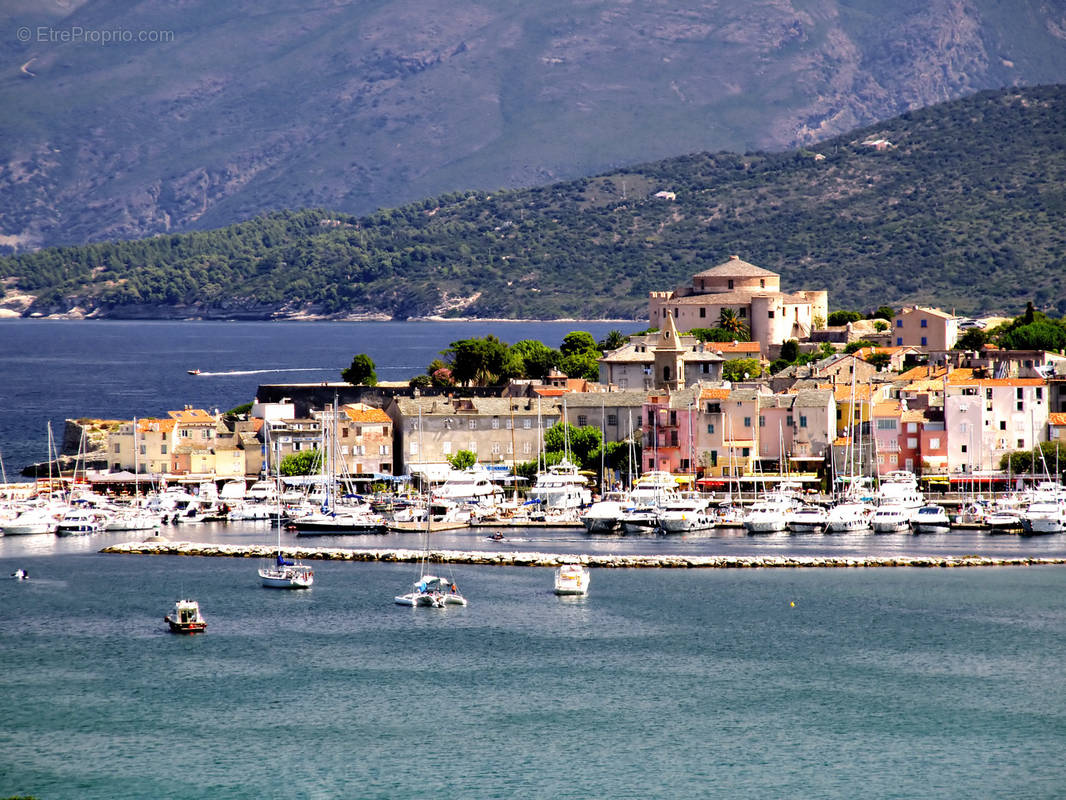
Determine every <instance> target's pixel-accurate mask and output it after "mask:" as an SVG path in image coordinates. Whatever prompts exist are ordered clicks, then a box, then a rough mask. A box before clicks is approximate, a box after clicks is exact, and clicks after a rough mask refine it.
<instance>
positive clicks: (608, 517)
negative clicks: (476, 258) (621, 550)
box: [580, 492, 631, 533]
mask: <svg viewBox="0 0 1066 800" xmlns="http://www.w3.org/2000/svg"><path fill="white" fill-rule="evenodd" d="M630 505H631V503H630V502H629V495H628V494H626V493H625V492H607V494H605V495H604V496H603V498H602V499H600V500H597V501H596V502H595V503H593V504H592V505H591V506H589V508H588V509H587V510H586V511H585V513H584V514H582V515H581V517H580V519H581V524H582V525H584V526H585V530H586V531H588V532H589V533H610V532H612V531H614V530H616V529H617V528H618V522H619V520H620V519H621V518H622V514H623V513H624V512H625V510H626V509H627V508H629V507H630Z"/></svg>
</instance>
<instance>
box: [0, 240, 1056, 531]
mask: <svg viewBox="0 0 1066 800" xmlns="http://www.w3.org/2000/svg"><path fill="white" fill-rule="evenodd" d="M648 316H649V323H650V326H651V327H650V329H649V330H647V331H645V332H642V333H638V334H633V335H630V336H628V337H623V339H622V341H621V342H619V343H618V344H619V346H617V347H615V348H614V349H609V350H606V351H605V352H603V353H602V355H601V357H600V358H599V359H598V372H599V376H598V377H599V380H598V381H592V380H588V379H586V378H572V377H567V376H566V375H565V374H563V373H561V372H559V371H558V370H551V371H549V372H548V373H547V375H546V376H545V377H544V378H543V379H542V380H530V379H522V380H510V381H508V382H506V383H504V384H503V385H500V386H497V387H478V388H477V389H476V390H474V389H470V388H465V387H462V386H452V387H446V388H441V387H433V386H426V385H424V384H419V383H416V382H414V381H412V382H398V383H385V384H374V385H353V384H351V383H347V382H336V383H325V384H323V383H316V384H265V385H261V386H259V388H258V391H257V396H256V397H255V398H254V400H253V402H252V403H251V404H249V405H248V406H247V407H246V408H245V409H243V410H241V411H240V412H239V413H222V412H221V411H219V410H217V409H215V410H207V409H203V408H193V407H188V406H186V407H183V408H180V409H175V410H172V411H170V412H169V413H168V414H167V416H165V417H162V418H148V417H146V418H138V419H132V420H125V421H119V420H110V421H108V420H92V421H81V422H75V421H70V422H68V428H69V430H68V431H67V435H66V446H65V449H66V450H67V451H68V452H69V453H71V454H72V455H73V454H74V453H76V452H77V453H80V461H79V456H73V459H71V458H69V457H68V459H67V461H66V466H67V470H66V472H65V473H63V474H65V475H66V479H67V480H69V479H73V480H75V481H77V482H79V483H81V484H83V485H87V486H91V487H92V488H93V489H95V490H98V491H105V492H107V491H110V492H112V493H114V492H119V493H121V492H125V493H127V494H128V493H130V492H131V491H133V490H134V489H137V490H147V489H149V488H153V487H154V488H157V489H160V488H163V487H166V486H171V487H185V488H187V489H189V490H190V491H191V492H193V493H194V494H199V493H200V492H201V491H203V492H204V493H205V498H206V495H211V496H212V497H214V498H215V499H218V498H219V497H220V496H221V499H222V500H223V501H224V500H225V499H226V494H225V492H227V491H228V492H230V495H229V499H230V500H231V505H232V504H233V503H232V501H234V500H238V499H243V498H244V497H245V495H246V491H245V488H246V487H250V486H253V485H256V482H257V481H259V482H264V481H265V482H267V483H269V482H270V481H272V480H275V479H276V478H281V477H282V475H283V474H285V477H284V482H285V483H287V484H288V485H290V486H291V487H294V493H295V494H296V495H298V494H299V487H303V492H304V494H306V493H307V487H308V486H309V485H310V483H313V482H314V476H307V475H298V476H292V475H289V474H287V473H283V470H282V469H281V466H282V465H283V464H284V463H285V462H286V461H287V460H291V459H292V458H293V457H295V456H298V455H299V454H304V455H309V454H313V455H314V458H313V459H312V461H311V462H309V463H313V464H314V469H313V471H314V472H315V473H317V474H318V475H319V478H322V477H323V476H325V475H326V473H327V470H328V472H329V475H330V476H332V479H333V480H334V482H336V483H338V484H339V485H341V486H343V491H345V492H351V493H362V494H373V493H375V492H376V493H378V494H382V493H390V494H396V493H398V492H410V491H412V490H413V489H417V490H423V489H426V488H429V487H438V489H437V491H438V492H439V491H440V488H441V487H444V486H447V485H448V481H449V480H450V479H454V478H456V476H457V475H459V474H461V473H463V472H464V470H462V469H457V461H456V458H457V456H458V455H459V454H461V453H464V452H465V454H467V455H468V457H470V458H471V460H472V461H473V462H474V464H475V465H476V466H477V467H478V468H479V469H481V470H483V471H484V472H485V473H486V474H487V475H488V480H489V482H493V481H495V485H496V487H497V488H496V490H495V492H492V493H490V494H491V497H492V498H494V499H496V498H498V497H499V496H501V495H503V494H504V492H503V489H506V488H510V489H511V490H512V491H511V494H512V496H519V497H520V499H523V500H524V499H526V497H527V496H528V495H529V494H530V493H531V492H532V493H534V494H535V487H536V484H535V483H533V484H526V483H525V482H524V481H525V480H532V481H534V482H535V481H536V480H537V479H538V475H547V472H546V469H547V467H548V465H549V463H550V460H549V459H548V458H546V456H547V455H548V454H547V453H546V447H545V434H546V432H547V431H549V430H551V429H552V428H553V426H556V425H557V423H560V422H565V423H566V425H567V430H568V431H569V430H580V429H586V428H591V429H592V430H594V431H596V432H598V436H599V439H600V440H601V442H602V447H601V448H600V450H599V453H600V455H599V458H598V460H597V459H593V460H592V461H588V460H587V459H586V463H575V464H574V465H573V466H574V468H575V470H576V468H577V467H581V476H582V477H581V478H580V480H579V482H580V483H581V484H582V485H584V484H587V485H588V494H587V497H584V500H583V502H581V503H578V504H576V505H580V506H587V505H588V504H589V502H591V500H592V499H593V494H595V495H596V496H597V498H598V497H599V496H602V495H605V494H606V493H608V492H609V491H611V490H617V489H629V488H630V487H632V486H633V485H634V483H635V482H639V480H641V476H652V475H668V476H670V477H669V481H668V482H669V483H671V484H672V485H673V487H674V488H678V487H680V488H682V489H686V490H688V491H690V492H693V493H697V494H702V495H704V496H706V497H707V498H713V497H714V496H716V495H717V496H723V497H730V498H732V497H739V498H743V497H745V496H747V497H749V498H751V499H755V498H756V497H757V496H760V495H761V494H763V493H766V492H768V491H771V490H773V489H775V487H776V488H777V489H782V488H783V487H786V486H787V487H791V488H792V489H794V490H798V491H799V493H800V494H807V495H811V494H817V495H819V496H820V497H822V498H826V500H827V501H828V500H829V499H832V498H836V497H840V496H843V495H845V494H847V493H849V492H851V493H855V492H860V493H861V492H865V493H866V495H867V499H868V500H869V499H870V498H872V497H873V494H872V493H873V492H874V491H875V487H876V485H877V484H878V482H884V481H886V480H898V479H899V477H900V476H909V478H908V479H909V480H913V482H914V485H915V487H918V486H920V487H921V489H922V490H924V491H925V492H926V493H929V494H934V495H935V494H941V495H944V494H945V493H952V494H953V495H955V496H956V497H958V496H968V497H971V498H972V497H975V496H980V497H981V498H982V499H984V498H985V497H988V498H991V497H993V496H994V495H995V494H996V493H1001V494H1002V493H1013V492H1017V491H1021V490H1022V489H1026V488H1029V489H1032V488H1033V487H1034V486H1036V485H1039V484H1047V483H1048V482H1049V481H1050V482H1053V481H1055V480H1057V476H1058V475H1059V472H1060V465H1059V464H1058V463H1057V458H1055V457H1054V456H1052V458H1051V463H1049V459H1048V457H1046V456H1045V449H1046V447H1047V444H1048V443H1052V444H1056V445H1057V443H1058V442H1060V441H1062V439H1063V437H1064V432H1066V393H1064V391H1063V386H1064V379H1063V378H1061V377H1059V376H1061V375H1066V355H1063V354H1062V353H1061V352H1048V351H1037V350H1022V351H1019V350H1003V349H997V348H994V347H991V346H986V347H984V348H982V349H980V350H976V351H968V350H962V349H957V348H956V347H955V345H956V343H957V341H958V339H959V336H960V333H961V332H962V331H963V330H965V329H969V328H972V327H976V326H982V325H988V324H991V322H992V321H990V320H966V319H962V318H959V317H956V316H954V315H953V314H951V313H948V312H945V311H942V310H939V309H935V308H926V307H918V306H909V307H904V308H901V309H896V310H895V311H894V315H893V316H892V318H891V319H888V320H884V319H874V320H854V321H851V322H848V323H847V324H846V325H843V326H829V325H826V323H825V320H826V319H827V318H828V317H829V316H830V315H829V310H828V297H827V293H826V292H825V291H798V292H793V293H787V292H784V291H782V289H781V286H780V277H779V276H778V275H776V274H775V273H773V272H771V271H769V270H766V269H763V268H761V267H758V266H755V265H753V264H750V263H748V262H746V261H743V260H742V259H740V258H739V257H736V256H734V257H732V258H730V259H728V260H727V261H725V262H723V263H721V264H719V265H718V266H716V267H713V268H711V269H708V270H706V271H703V272H700V273H699V274H697V275H695V276H693V278H692V281H691V283H690V284H689V285H687V286H683V287H679V288H678V289H676V290H674V291H670V292H663V291H654V292H651V293H650V296H649V311H648ZM727 317H730V318H732V319H734V320H740V321H742V323H743V329H744V330H745V331H746V332H747V334H748V335H747V337H746V340H741V339H740V338H738V339H737V340H733V341H706V340H704V339H701V338H699V337H697V336H696V335H694V334H693V333H691V332H690V331H693V330H694V329H699V328H701V327H705V326H707V325H708V324H712V323H713V322H714V321H718V320H721V319H724V318H727ZM709 321H710V322H709ZM789 343H791V345H792V346H793V347H794V348H797V349H799V351H800V352H804V351H805V352H808V353H812V354H813V356H812V357H811V358H809V359H808V360H807V361H806V363H798V364H795V365H792V366H788V367H787V368H783V369H778V370H777V371H776V372H773V373H772V374H770V373H769V371H768V370H767V369H766V367H767V366H768V365H770V364H771V363H772V362H774V361H775V360H776V359H778V358H779V357H780V355H781V353H782V351H783V349H784V348H785V347H786V346H787V345H788V344H789ZM855 344H858V345H860V346H858V347H854V346H849V345H855ZM741 360H743V363H745V364H751V365H757V367H756V366H752V368H751V369H752V371H756V369H757V370H758V372H760V373H761V374H759V375H758V376H752V375H750V374H742V375H737V374H736V369H731V367H735V366H736V364H737V363H739V362H740V361H741ZM727 376H728V377H729V379H727ZM89 439H92V440H93V444H92V445H91V446H90V445H89V444H88V441H89ZM611 446H614V448H615V449H614V451H613V452H614V453H615V455H616V457H615V458H614V459H612V458H611V457H610V456H609V455H608V453H609V452H611V451H610V450H609V448H610V447H611ZM1042 446H1044V447H1043V449H1042ZM1019 452H1021V453H1026V454H1029V456H1030V458H1029V462H1028V469H1026V470H1024V471H1021V470H1019V471H1017V472H1012V470H1011V466H1010V459H1009V456H1010V454H1012V453H1019ZM1054 452H1055V453H1057V452H1058V451H1057V449H1055V451H1054ZM619 453H624V455H625V457H624V458H619V457H617V455H618V454H619ZM564 455H565V460H566V461H567V462H568V463H569V462H571V461H574V462H579V461H580V460H581V459H579V458H577V457H575V456H574V455H573V454H571V453H569V452H567V453H565V454H564ZM323 456H324V457H323ZM79 465H80V466H79ZM521 465H531V466H532V467H533V469H534V471H531V470H530V469H528V468H527V469H526V474H527V475H528V478H527V479H523V478H522V477H519V476H520V474H521V472H522V470H521ZM53 466H54V467H55V469H54V474H53V471H52V470H53ZM462 466H470V465H468V464H467V465H462ZM1063 466H1066V465H1063ZM47 468H48V471H47V472H45V469H44V467H42V466H41V465H38V467H37V472H36V476H37V482H36V483H35V484H21V485H17V486H20V487H21V491H22V492H23V493H27V492H30V491H35V492H40V491H44V490H47V489H48V488H49V487H50V486H51V485H52V484H53V483H54V482H55V481H56V480H59V479H61V477H62V476H61V470H60V468H59V466H58V465H53V464H51V463H49V464H48V465H47ZM467 471H468V470H467ZM238 484H239V486H240V488H239V489H238V488H235V487H236V486H237V485H238ZM227 485H228V486H229V488H228V489H227V488H226V487H227ZM30 487H34V488H33V489H32V490H31V488H30ZM42 487H43V488H42ZM320 491H321V490H320ZM219 493H222V494H221V495H220V494H219ZM271 496H274V495H273V493H271ZM465 499H467V500H474V499H478V498H474V497H469V498H465ZM487 499H488V498H480V500H481V501H482V505H484V503H485V501H487ZM319 505H321V498H320V499H319ZM495 506H496V503H495V502H494V503H493V509H492V512H491V513H496V511H497V510H496V508H495ZM540 510H541V511H543V510H544V509H543V508H542V509H540ZM556 510H557V511H560V512H561V511H562V510H563V509H556ZM568 510H569V511H571V512H572V513H571V514H570V516H569V518H568V521H571V522H575V521H576V519H577V511H576V509H568ZM915 510H916V509H912V511H915ZM526 511H527V512H528V509H526ZM190 513H191V512H190ZM486 513H488V512H486ZM510 513H512V514H513V513H514V509H512V510H511V512H510ZM869 513H872V509H871V510H870V512H869ZM869 513H868V514H867V516H869ZM542 518H543V517H542ZM555 519H556V521H564V520H563V518H562V517H561V516H559V515H558V514H557V515H556V517H555ZM370 527H374V526H370Z"/></svg>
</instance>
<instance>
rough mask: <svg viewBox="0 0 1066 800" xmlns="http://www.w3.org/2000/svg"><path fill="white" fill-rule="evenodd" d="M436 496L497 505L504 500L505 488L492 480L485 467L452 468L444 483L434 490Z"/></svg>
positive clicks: (463, 501)
mask: <svg viewBox="0 0 1066 800" xmlns="http://www.w3.org/2000/svg"><path fill="white" fill-rule="evenodd" d="M433 496H434V498H439V499H441V500H451V501H453V502H456V503H477V504H479V505H482V506H495V505H496V504H497V503H499V502H501V501H502V500H503V489H501V488H500V487H499V486H497V485H496V484H495V483H493V482H492V480H491V478H490V475H489V471H488V470H487V469H485V468H484V467H470V468H468V469H462V470H452V472H451V473H450V474H449V476H448V478H447V479H446V480H445V481H444V483H443V484H442V485H441V486H440V487H439V488H437V489H436V490H434V492H433Z"/></svg>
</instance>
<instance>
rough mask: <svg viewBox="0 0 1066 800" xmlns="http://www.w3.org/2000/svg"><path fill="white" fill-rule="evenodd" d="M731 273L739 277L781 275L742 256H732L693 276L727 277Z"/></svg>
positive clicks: (776, 276)
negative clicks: (749, 261) (751, 262)
mask: <svg viewBox="0 0 1066 800" xmlns="http://www.w3.org/2000/svg"><path fill="white" fill-rule="evenodd" d="M729 275H735V276H737V277H744V278H762V277H766V276H767V275H771V276H773V277H775V278H778V277H780V276H779V275H778V274H777V273H776V272H770V270H768V269H763V268H762V267H757V266H755V265H754V264H749V263H748V262H747V261H744V260H743V259H741V258H740V256H730V257H729V260H728V261H723V262H722V263H721V264H719V265H718V266H717V267H711V268H710V269H705V270H704V271H703V272H697V273H696V274H695V276H693V277H696V278H703V277H712V278H713V277H718V276H723V277H725V276H729Z"/></svg>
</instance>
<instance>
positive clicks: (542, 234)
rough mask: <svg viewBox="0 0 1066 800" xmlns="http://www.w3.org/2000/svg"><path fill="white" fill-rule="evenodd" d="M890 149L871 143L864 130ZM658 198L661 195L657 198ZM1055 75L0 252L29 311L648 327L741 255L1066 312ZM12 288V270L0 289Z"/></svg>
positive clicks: (898, 294)
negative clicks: (655, 151)
mask: <svg viewBox="0 0 1066 800" xmlns="http://www.w3.org/2000/svg"><path fill="white" fill-rule="evenodd" d="M878 139H882V140H886V141H887V142H889V143H890V144H888V145H887V146H885V147H884V149H877V148H876V147H873V146H871V145H870V144H868V142H870V141H873V140H878ZM659 192H669V193H672V194H673V197H672V198H670V197H667V198H660V197H656V196H655V195H656V194H657V193H659ZM1064 221H1066V87H1062V86H1049V87H1037V88H1033V89H1024V90H1006V91H999V92H983V93H979V94H977V95H974V96H971V97H969V98H966V99H963V100H959V101H953V102H950V103H945V104H941V105H938V106H934V107H930V108H928V109H924V110H921V111H915V112H909V113H906V114H904V115H902V116H900V117H897V118H895V119H892V120H890V121H887V122H884V123H881V124H879V125H876V126H873V127H869V128H865V129H862V130H859V131H856V132H853V133H851V134H848V135H846V136H842V137H839V138H835V139H831V140H829V141H826V142H823V143H821V144H819V145H817V146H814V147H811V148H809V149H802V150H795V151H791V152H788V153H780V154H769V153H747V154H735V153H702V154H697V155H691V156H686V157H683V158H673V159H668V160H665V161H659V162H655V163H651V164H646V165H643V166H640V167H635V168H632V169H627V170H625V171H620V172H612V173H609V174H605V175H601V176H598V177H594V178H588V179H581V180H576V181H570V182H565V183H557V184H553V185H550V186H545V187H541V188H536V189H525V190H514V191H501V192H492V193H484V192H469V193H456V194H449V195H444V196H441V197H436V198H433V199H428V200H425V201H423V202H419V203H415V204H410V205H406V206H403V207H401V208H397V209H394V210H389V211H382V212H379V213H376V214H373V215H371V216H368V217H363V218H357V217H354V216H350V215H343V214H338V213H335V212H327V211H322V210H307V211H298V212H285V213H275V214H269V215H266V216H263V217H260V218H256V219H253V220H251V221H249V222H245V223H241V224H237V225H232V226H229V227H226V228H222V229H219V230H216V231H210V232H200V233H190V234H183V235H168V236H159V237H154V238H150V239H145V240H140V241H132V242H118V243H102V244H93V245H87V246H82V247H69V248H53V249H48V250H42V251H39V252H36V253H30V254H26V255H22V256H19V257H13V258H8V259H2V260H0V275H2V276H5V277H8V278H11V277H17V284H18V288H19V289H21V290H24V291H30V292H33V293H35V294H38V295H39V296H38V299H37V302H36V303H35V304H34V305H33V306H31V307H30V309H28V311H27V313H57V312H63V311H66V310H69V309H70V308H72V307H74V306H78V307H79V308H81V309H82V310H84V311H86V312H90V313H95V314H97V315H101V316H121V317H138V316H180V317H184V316H214V317H269V316H291V315H298V314H316V315H324V316H338V317H346V316H360V315H368V314H384V315H388V316H394V317H401V318H402V317H408V316H423V315H431V314H444V315H456V316H458V315H462V316H474V317H505V318H525V319H536V318H558V317H575V318H586V319H590V318H627V319H638V318H643V317H644V315H645V313H646V311H645V309H646V302H647V293H648V291H649V290H653V289H670V288H674V287H675V286H677V285H679V284H682V283H687V282H688V279H689V277H690V276H691V275H692V274H694V273H695V272H698V271H700V270H703V269H706V268H708V267H711V266H714V265H716V264H718V263H720V262H722V261H724V260H725V259H726V258H728V256H729V255H730V254H738V255H740V256H741V257H742V258H744V259H745V260H747V261H750V262H752V263H754V264H758V265H759V266H763V267H766V268H768V269H771V270H774V271H775V272H779V273H780V274H781V275H782V286H783V288H784V289H785V290H786V291H789V290H798V289H822V288H825V289H828V291H829V298H830V306H831V307H832V308H875V307H877V306H880V305H883V304H889V305H896V306H898V305H900V304H904V303H917V302H920V303H933V304H936V305H939V306H942V307H945V308H949V309H951V308H954V309H957V310H958V311H960V312H978V311H985V312H995V311H998V312H1005V313H1018V312H1019V311H1020V310H1021V309H1022V308H1024V306H1025V302H1026V300H1029V299H1032V300H1033V301H1034V302H1035V305H1036V307H1037V308H1039V309H1050V310H1053V311H1054V312H1056V313H1058V314H1062V313H1064V312H1066V299H1064V297H1063V294H1062V292H1061V283H1062V279H1063V276H1064V275H1066V225H1064V224H1063V223H1064ZM9 283H11V281H9Z"/></svg>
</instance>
